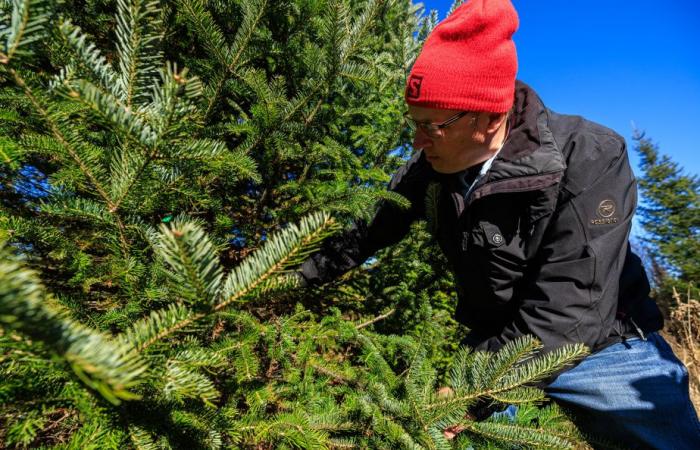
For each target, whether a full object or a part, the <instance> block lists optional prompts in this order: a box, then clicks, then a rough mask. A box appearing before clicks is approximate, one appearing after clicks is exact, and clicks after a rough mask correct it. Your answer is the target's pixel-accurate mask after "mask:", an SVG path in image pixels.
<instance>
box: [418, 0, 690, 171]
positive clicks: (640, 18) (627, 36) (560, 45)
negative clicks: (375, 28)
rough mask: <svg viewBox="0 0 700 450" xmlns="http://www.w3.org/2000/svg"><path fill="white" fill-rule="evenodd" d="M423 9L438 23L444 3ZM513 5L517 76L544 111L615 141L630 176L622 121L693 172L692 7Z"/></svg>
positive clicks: (530, 0) (616, 2)
mask: <svg viewBox="0 0 700 450" xmlns="http://www.w3.org/2000/svg"><path fill="white" fill-rule="evenodd" d="M414 1H415V0H414ZM416 3H417V1H416ZM422 3H423V4H424V5H425V7H426V8H427V9H437V10H438V11H439V13H440V14H439V15H440V19H441V20H442V19H443V18H444V17H445V14H446V13H447V11H448V10H449V8H450V6H451V4H452V0H425V1H423V2H422ZM513 4H514V5H515V8H516V10H517V11H518V15H519V17H520V27H519V29H518V31H517V32H516V33H515V35H514V40H515V44H516V47H517V51H518V64H519V67H518V78H519V79H521V80H523V81H525V82H526V83H528V84H529V85H530V86H532V87H533V88H534V89H535V90H536V91H537V92H538V94H539V95H540V97H541V98H542V100H543V101H544V103H545V104H546V105H547V106H548V107H550V108H551V109H553V110H555V111H557V112H561V113H568V114H580V115H582V116H584V117H586V118H588V119H591V120H593V121H596V122H598V123H601V124H603V125H605V126H608V127H610V128H612V129H614V130H615V131H617V132H618V133H620V134H621V135H622V136H624V137H625V139H626V140H627V145H628V147H629V148H630V156H631V161H632V165H633V168H634V170H635V172H636V173H639V168H638V158H637V156H636V153H635V152H634V151H633V150H632V148H633V146H634V141H633V140H632V126H631V121H634V123H635V124H636V126H637V127H638V128H639V129H641V130H645V131H646V134H647V136H648V137H650V138H651V139H652V140H653V141H654V142H655V143H657V144H658V145H659V149H660V150H661V152H663V153H666V154H668V155H670V156H671V158H672V159H673V160H675V161H677V162H679V163H680V164H681V165H682V166H683V167H684V168H685V170H686V171H687V172H689V173H693V174H700V144H699V143H698V142H699V141H700V0H671V1H668V2H659V1H658V0H657V1H651V0H635V1H631V0H607V1H603V0H585V1H584V0H567V1H561V0H558V1H555V0H513Z"/></svg>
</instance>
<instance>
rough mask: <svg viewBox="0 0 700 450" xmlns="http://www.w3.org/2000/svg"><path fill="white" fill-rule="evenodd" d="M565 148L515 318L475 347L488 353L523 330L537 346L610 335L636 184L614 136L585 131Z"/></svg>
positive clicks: (597, 339)
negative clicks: (555, 194)
mask: <svg viewBox="0 0 700 450" xmlns="http://www.w3.org/2000/svg"><path fill="white" fill-rule="evenodd" d="M569 145H571V147H569V149H568V151H567V152H565V154H568V155H569V157H568V158H567V166H568V168H567V170H566V174H565V176H564V179H563V180H562V184H561V186H560V192H559V198H558V201H557V206H556V208H555V210H554V211H553V213H552V214H551V215H549V216H548V217H546V218H544V219H542V220H541V221H540V222H539V223H538V224H537V225H536V226H537V227H542V230H541V231H540V233H541V234H540V235H541V236H542V238H541V242H540V243H539V245H538V247H537V251H536V252H535V256H534V258H533V260H532V261H530V262H529V263H528V268H527V270H526V273H525V275H524V278H523V290H522V291H521V292H523V295H522V297H521V301H520V303H519V306H518V310H517V313H516V315H515V320H513V321H512V322H510V323H508V324H507V325H506V326H505V327H504V328H503V330H502V331H501V332H500V334H498V335H496V336H493V337H491V338H488V339H487V340H485V341H483V342H482V343H481V344H479V345H478V346H477V348H479V349H482V350H491V351H495V350H498V349H499V348H500V347H502V346H503V345H504V344H505V343H506V342H508V341H511V340H513V339H514V338H517V337H519V336H522V335H524V334H534V335H535V336H537V337H538V338H539V339H540V340H541V341H542V343H543V345H544V351H547V350H551V349H553V348H555V347H558V346H560V345H562V344H563V343H583V344H586V345H587V346H588V347H589V348H590V349H595V348H596V346H597V344H599V343H602V342H603V341H604V340H605V339H606V337H607V336H608V335H609V332H610V329H611V327H612V324H613V322H614V320H615V313H616V308H617V302H618V291H619V279H620V275H621V273H622V270H623V265H624V261H625V255H626V252H627V247H628V245H629V244H628V237H629V233H630V229H631V225H632V218H633V216H634V211H635V207H636V183H635V180H634V176H633V173H632V170H631V168H630V165H629V162H628V159H627V153H626V148H625V142H624V139H623V138H622V137H620V136H619V135H617V134H614V133H613V134H597V133H588V134H586V135H583V136H579V137H577V138H575V139H574V140H573V142H570V143H569ZM536 234H537V233H536Z"/></svg>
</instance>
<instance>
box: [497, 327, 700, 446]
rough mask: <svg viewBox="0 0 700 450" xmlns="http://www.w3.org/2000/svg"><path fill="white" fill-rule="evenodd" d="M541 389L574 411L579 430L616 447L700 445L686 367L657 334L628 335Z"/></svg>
mask: <svg viewBox="0 0 700 450" xmlns="http://www.w3.org/2000/svg"><path fill="white" fill-rule="evenodd" d="M545 391H546V392H547V395H549V397H550V398H552V399H554V400H555V401H556V402H557V403H558V404H559V405H561V406H562V407H564V408H566V410H567V411H570V412H571V413H573V414H574V418H575V422H576V425H577V426H578V427H579V428H580V429H581V430H582V431H583V432H585V433H588V434H591V435H597V436H601V437H603V438H605V439H606V440H608V441H610V442H611V443H613V444H615V445H617V446H621V447H623V448H630V449H647V448H654V449H673V450H684V449H688V450H698V449H700V422H698V416H697V413H696V412H695V409H694V408H693V405H692V403H691V402H690V397H689V391H688V371H687V369H686V368H685V366H684V365H683V364H682V363H681V362H680V361H679V360H678V358H676V356H675V355H674V354H673V351H672V350H671V348H670V347H669V345H668V344H667V343H666V341H664V340H663V338H662V337H661V336H659V335H658V334H657V333H651V334H649V335H648V336H647V340H646V341H644V340H642V339H639V338H634V339H628V340H627V341H626V342H622V343H619V344H613V345H611V346H609V347H607V348H605V349H603V350H601V351H599V352H597V353H594V354H592V355H590V356H588V357H587V358H585V359H584V360H583V361H581V363H580V364H579V365H577V366H576V367H574V368H573V369H571V370H568V371H566V372H564V373H562V374H561V375H559V376H558V377H557V378H556V379H555V380H554V381H553V382H552V383H551V384H549V385H548V386H547V387H546V388H545ZM504 413H505V414H507V415H512V414H513V413H515V411H514V408H510V409H509V410H506V411H504ZM594 445H595V444H594Z"/></svg>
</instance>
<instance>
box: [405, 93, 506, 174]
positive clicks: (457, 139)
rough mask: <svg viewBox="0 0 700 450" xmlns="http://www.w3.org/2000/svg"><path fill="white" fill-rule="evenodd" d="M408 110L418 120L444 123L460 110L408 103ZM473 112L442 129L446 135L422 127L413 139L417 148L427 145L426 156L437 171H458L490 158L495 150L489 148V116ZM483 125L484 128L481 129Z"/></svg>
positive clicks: (424, 149) (425, 147)
mask: <svg viewBox="0 0 700 450" xmlns="http://www.w3.org/2000/svg"><path fill="white" fill-rule="evenodd" d="M408 112H409V114H410V115H411V117H413V118H414V119H415V120H416V121H417V122H432V123H442V122H444V121H445V120H447V119H449V118H450V117H452V116H454V115H455V114H457V113H458V112H459V111H455V110H452V109H432V108H424V107H420V106H412V105H409V106H408ZM476 114H477V113H469V114H467V115H465V116H463V117H461V118H460V119H459V120H457V121H456V122H454V123H453V124H451V125H450V126H448V127H447V128H444V129H443V130H442V137H437V138H436V137H430V136H428V135H427V134H426V133H425V131H423V130H422V129H421V128H420V127H418V129H417V130H416V132H415V133H416V134H415V137H414V139H413V148H414V149H421V148H422V149H423V152H424V153H425V156H426V159H427V160H428V162H429V163H430V165H431V166H432V167H433V169H434V170H435V171H436V172H439V173H445V174H450V173H456V172H460V171H462V170H464V169H467V168H469V167H472V166H475V165H476V164H479V163H481V162H483V161H486V160H487V159H489V158H490V157H491V156H492V155H493V154H494V153H495V151H494V150H492V149H489V141H490V140H489V139H486V136H485V134H484V131H485V129H486V124H485V123H484V120H483V119H484V118H485V117H486V121H487V122H488V117H487V116H482V115H479V116H477V117H475V115H476ZM480 126H482V127H483V128H484V130H480V129H479V127H480Z"/></svg>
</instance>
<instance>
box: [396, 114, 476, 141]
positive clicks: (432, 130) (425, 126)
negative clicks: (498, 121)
mask: <svg viewBox="0 0 700 450" xmlns="http://www.w3.org/2000/svg"><path fill="white" fill-rule="evenodd" d="M469 112H470V111H461V112H458V113H457V114H455V115H454V116H452V117H450V118H449V119H447V120H446V121H444V122H442V123H432V122H418V121H416V120H415V119H414V118H413V117H411V115H410V114H409V113H408V112H406V113H404V115H403V118H404V120H405V121H406V124H407V125H408V127H409V128H410V129H411V130H412V131H416V130H417V129H418V128H420V129H421V131H423V132H424V133H425V134H427V135H428V136H429V137H432V138H441V137H443V136H444V131H442V130H443V129H445V128H447V127H449V126H450V125H452V124H453V123H455V122H457V121H458V120H459V119H461V118H462V117H464V116H466V115H467V114H469ZM474 119H476V116H473V117H472V121H474Z"/></svg>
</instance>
